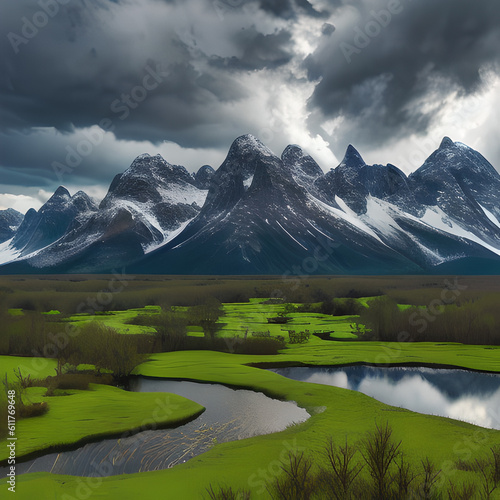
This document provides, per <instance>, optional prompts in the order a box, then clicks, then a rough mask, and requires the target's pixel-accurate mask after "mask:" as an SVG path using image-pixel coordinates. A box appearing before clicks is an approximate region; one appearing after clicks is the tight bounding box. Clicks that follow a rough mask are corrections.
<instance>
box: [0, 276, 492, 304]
mask: <svg viewBox="0 0 500 500" xmlns="http://www.w3.org/2000/svg"><path fill="white" fill-rule="evenodd" d="M447 279H448V280H449V281H450V282H454V280H455V278H454V277H451V278H447ZM445 280H446V278H441V277H432V278H429V277H428V276H427V277H426V276H396V277H391V276H367V277H363V276H359V277H358V276H355V277H344V276H341V277H328V276H306V277H297V276H292V275H290V276H287V277H285V278H281V277H258V276H255V277H241V278H239V277H212V278H209V277H194V276H190V277H172V276H170V277H169V276H164V277H162V276H148V277H144V276H137V277H135V276H128V275H126V274H123V275H116V276H107V275H106V276H99V275H89V276H76V275H63V276H45V277H38V276H3V277H0V301H1V302H3V304H4V305H5V307H6V308H10V309H16V308H19V309H24V310H33V311H36V310H38V311H50V310H58V311H60V312H61V313H63V314H75V313H79V312H92V311H96V310H97V311H105V310H115V311H116V310H125V309H131V308H135V307H144V306H146V305H163V304H169V305H179V306H194V305H199V304H202V303H203V302H204V301H205V300H206V299H207V297H214V298H216V299H217V300H219V301H220V302H245V301H247V300H248V299H249V298H254V297H280V298H284V299H285V301H287V302H297V303H317V302H328V301H329V300H331V299H334V298H358V297H373V296H377V295H382V294H385V295H387V294H389V295H391V296H392V297H393V298H394V299H395V300H396V301H397V302H398V303H400V304H414V305H426V304H429V302H430V301H431V300H432V299H433V298H435V297H436V295H438V296H439V293H440V292H441V290H442V289H443V287H444V286H445V284H444V283H445ZM459 283H460V285H461V286H464V287H466V289H465V290H463V291H462V292H461V294H462V295H461V297H462V298H463V299H474V298H477V297H478V296H480V295H481V294H482V293H484V292H489V291H497V292H500V283H499V282H498V279H497V278H495V277H494V276H489V277H488V276H485V277H460V278H459Z"/></svg>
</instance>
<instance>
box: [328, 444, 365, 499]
mask: <svg viewBox="0 0 500 500" xmlns="http://www.w3.org/2000/svg"><path fill="white" fill-rule="evenodd" d="M356 453H357V449H356V448H355V447H354V446H352V445H349V444H348V443H347V439H346V441H345V444H343V445H336V444H335V443H334V442H333V439H332V438H330V439H329V441H328V443H327V445H326V447H325V454H326V457H327V459H328V465H329V467H328V468H327V469H326V468H321V474H320V478H321V479H320V482H321V489H322V490H323V491H324V493H325V494H326V495H327V496H328V498H332V499H336V500H349V499H351V498H355V496H354V492H353V490H354V483H355V481H356V479H357V478H358V476H359V474H360V472H361V471H362V469H363V465H362V464H360V463H357V462H356V461H355V460H354V456H355V455H356Z"/></svg>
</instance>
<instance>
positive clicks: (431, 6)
mask: <svg viewBox="0 0 500 500" xmlns="http://www.w3.org/2000/svg"><path fill="white" fill-rule="evenodd" d="M355 5H356V8H355V9H354V8H348V7H346V8H344V9H341V10H339V11H337V16H338V20H337V21H338V23H339V24H337V22H335V20H334V23H335V25H336V27H337V28H338V29H337V30H336V31H335V32H334V33H331V34H330V36H329V37H328V38H325V41H324V42H323V44H322V45H321V46H320V47H319V48H318V49H317V50H316V51H315V53H314V54H311V55H310V56H309V57H307V58H306V60H305V62H304V64H305V67H306V68H307V71H308V75H309V78H310V79H311V80H313V81H315V80H319V82H318V84H317V85H316V88H315V90H314V93H313V95H312V97H311V99H310V102H309V106H310V109H311V110H312V111H313V114H312V117H311V122H310V124H311V126H313V127H314V126H316V125H317V124H318V123H319V122H321V121H324V119H325V118H336V117H339V116H343V117H344V118H346V120H345V126H344V127H343V130H342V131H341V133H340V136H339V137H336V138H332V140H333V142H334V143H344V145H345V142H352V141H354V142H356V144H361V145H365V146H374V145H378V144H380V142H383V141H390V140H392V139H395V138H401V137H404V136H405V135H408V134H411V133H417V134H418V133H424V132H426V131H427V130H428V127H429V126H430V124H431V123H432V120H433V118H434V117H436V116H437V115H438V113H439V111H440V102H441V101H442V99H444V98H445V97H446V96H448V95H449V94H450V93H452V92H454V91H457V92H458V95H468V94H472V93H474V92H481V91H482V90H483V89H482V78H481V71H482V70H484V69H485V68H489V69H490V70H493V71H496V72H498V63H499V60H500V51H499V50H498V47H500V7H499V5H498V2H497V1H495V0H478V1H475V2H471V1H469V0H440V1H436V0H419V1H411V0H400V1H399V0H378V1H375V2H374V1H364V2H357V3H356V4H355ZM389 10H391V11H392V13H390V12H388V11H389ZM381 11H383V12H381ZM349 16H351V17H349ZM346 19H348V20H347V21H346ZM422 101H425V103H426V106H423V105H422ZM433 104H434V106H433Z"/></svg>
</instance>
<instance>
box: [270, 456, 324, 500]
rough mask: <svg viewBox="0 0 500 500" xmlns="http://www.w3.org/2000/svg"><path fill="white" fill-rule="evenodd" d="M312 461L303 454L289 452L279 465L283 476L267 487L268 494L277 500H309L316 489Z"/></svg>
mask: <svg viewBox="0 0 500 500" xmlns="http://www.w3.org/2000/svg"><path fill="white" fill-rule="evenodd" d="M312 466H313V461H312V459H311V458H310V457H306V456H305V454H304V452H300V453H293V452H289V453H288V456H287V459H286V460H285V461H284V462H283V463H282V464H281V470H282V471H283V474H281V475H279V476H278V477H277V478H276V479H275V480H274V481H273V482H272V483H271V484H270V485H269V486H268V492H269V494H270V495H271V497H272V498H273V499H277V500H291V499H294V500H309V499H310V498H312V496H313V494H314V492H315V490H316V489H317V479H316V478H315V477H314V475H313V473H312Z"/></svg>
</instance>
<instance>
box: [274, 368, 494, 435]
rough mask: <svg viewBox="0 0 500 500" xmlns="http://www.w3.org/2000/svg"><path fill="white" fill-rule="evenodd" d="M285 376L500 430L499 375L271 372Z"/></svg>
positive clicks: (408, 371)
mask: <svg viewBox="0 0 500 500" xmlns="http://www.w3.org/2000/svg"><path fill="white" fill-rule="evenodd" d="M272 371H274V372H276V373H279V374H280V375H283V376H285V377H288V378H291V379H294V380H300V381H303V382H312V383H316V384H324V385H333V386H335V387H343V388H344V389H351V390H355V391H359V392H362V393H363V394H366V395H368V396H371V397H373V398H375V399H378V400H379V401H382V402H383V403H386V404H389V405H392V406H398V407H402V408H407V409H409V410H413V411H417V412H419V413H426V414H429V415H439V416H442V417H450V418H454V419H457V420H463V421H466V422H470V423H472V424H476V425H480V426H482V427H488V428H491V429H500V420H499V417H498V408H500V375H493V374H487V373H477V372H471V371H467V370H436V369H430V368H402V367H397V368H380V367H371V366H350V367H345V368H335V367H322V368H317V367H316V368H312V367H298V368H280V369H274V370H272Z"/></svg>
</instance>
